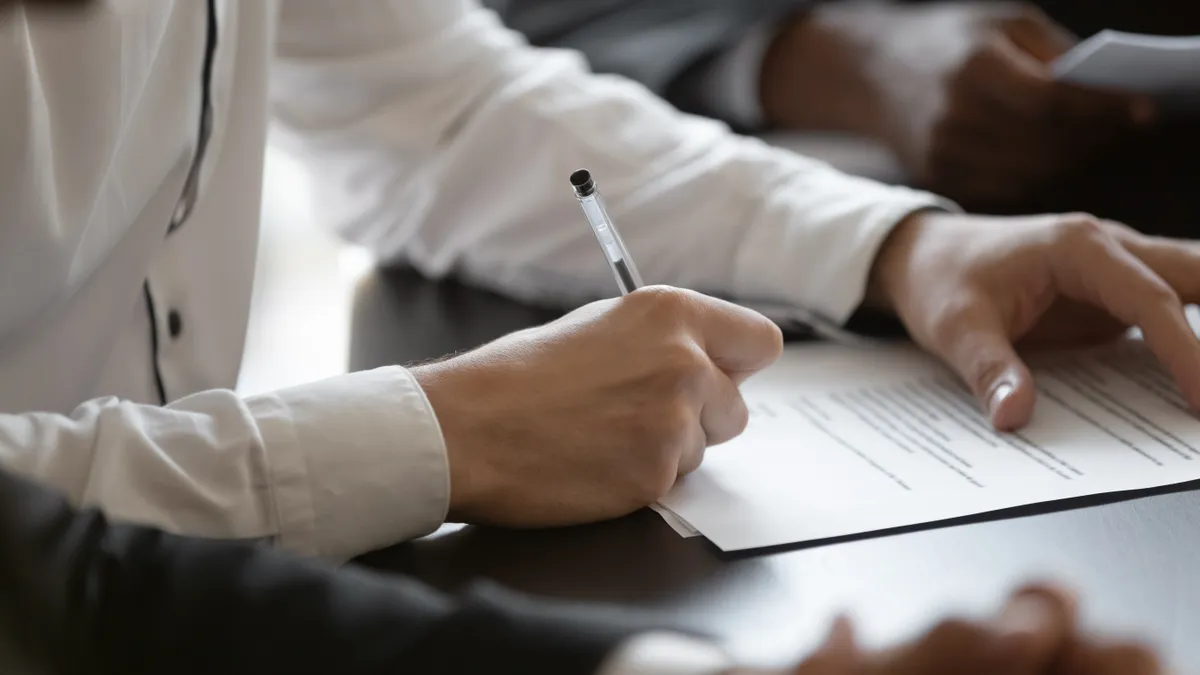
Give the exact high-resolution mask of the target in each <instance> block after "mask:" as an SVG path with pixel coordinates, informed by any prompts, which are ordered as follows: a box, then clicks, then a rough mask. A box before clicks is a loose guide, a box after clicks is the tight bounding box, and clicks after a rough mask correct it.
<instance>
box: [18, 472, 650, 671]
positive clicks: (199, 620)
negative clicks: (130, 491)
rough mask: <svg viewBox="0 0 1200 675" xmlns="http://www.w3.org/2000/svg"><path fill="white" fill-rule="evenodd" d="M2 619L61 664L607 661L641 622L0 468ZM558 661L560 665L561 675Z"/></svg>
mask: <svg viewBox="0 0 1200 675" xmlns="http://www.w3.org/2000/svg"><path fill="white" fill-rule="evenodd" d="M0 627H2V628H3V629H4V635H5V636H6V637H11V638H13V640H12V642H15V643H16V646H17V647H19V648H20V650H21V651H22V652H23V655H24V656H25V657H26V660H27V661H31V662H33V663H35V664H38V665H41V666H44V667H45V670H47V671H48V672H64V673H76V672H87V673H121V675H139V674H141V673H145V674H147V675H151V674H153V675H160V674H161V673H177V674H179V675H188V674H191V673H196V674H200V673H221V674H222V675H237V674H240V673H247V674H254V675H270V674H271V673H300V672H325V673H344V674H346V675H356V674H359V673H400V672H421V673H428V674H436V673H464V672H484V671H485V670H486V671H487V672H491V673H523V672H530V670H531V667H532V666H533V665H534V664H536V665H538V666H539V667H541V666H543V665H544V666H547V667H549V671H552V672H559V673H566V674H574V673H578V674H580V675H585V674H590V673H593V672H595V671H596V669H597V668H598V667H599V666H600V664H601V663H602V661H603V660H604V659H605V657H606V655H607V654H608V653H609V652H610V651H611V650H612V649H613V648H614V647H615V646H616V645H617V644H618V643H619V642H620V641H621V640H623V639H624V638H625V637H626V635H628V634H630V633H631V631H632V629H631V628H629V627H627V626H618V625H616V623H615V622H614V623H606V622H603V621H599V620H593V619H592V618H591V617H583V616H577V615H574V614H572V613H569V612H564V611H563V610H561V609H558V610H547V609H545V608H538V607H534V606H532V605H530V604H529V603H527V602H524V601H522V600H519V599H517V598H515V597H512V596H507V595H504V594H500V593H498V592H490V591H485V592H482V593H472V594H471V595H470V596H468V597H466V598H465V599H463V600H462V601H461V602H458V601H455V600H453V599H450V598H447V597H444V596H441V595H439V594H437V593H435V592H434V591H432V590H430V589H428V588H425V587H422V586H420V585H419V584H416V583H414V582H411V581H408V580H405V579H401V578H385V577H381V576H378V575H373V574H369V573H366V572H363V571H358V570H353V569H344V570H340V571H335V570H334V569H332V568H329V567H325V566H322V565H319V564H317V563H313V562H309V561H304V560H301V559H299V558H293V557H290V556H288V555H286V554H283V553H280V552H277V551H274V550H271V549H267V548H263V547H254V546H249V545H245V544H238V543H233V542H221V541H213V540H203V539H189V538H183V537H176V536H173V535H168V534H163V533H161V532H159V531H157V530H153V529H149V528H142V527H134V526H127V525H115V524H111V523H109V522H108V521H107V519H106V518H105V517H104V516H103V515H102V514H100V513H99V512H95V511H84V512H78V511H75V510H74V509H73V508H71V507H70V506H69V505H68V504H67V502H66V501H65V500H63V499H62V498H61V497H59V496H57V495H56V494H55V493H53V492H51V491H49V490H47V489H45V488H43V487H40V486H37V485H34V484H32V483H28V482H26V481H23V480H19V479H16V478H14V477H12V476H10V475H8V474H4V473H2V472H0ZM549 671H548V672H549Z"/></svg>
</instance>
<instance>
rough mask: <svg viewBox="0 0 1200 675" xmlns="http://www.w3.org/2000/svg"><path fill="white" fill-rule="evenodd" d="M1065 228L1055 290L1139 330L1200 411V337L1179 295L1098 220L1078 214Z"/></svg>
mask: <svg viewBox="0 0 1200 675" xmlns="http://www.w3.org/2000/svg"><path fill="white" fill-rule="evenodd" d="M1064 226H1065V227H1066V228H1067V232H1068V233H1067V236H1065V237H1063V238H1062V239H1061V240H1060V244H1061V245H1060V246H1059V248H1058V251H1057V254H1058V259H1059V260H1060V261H1062V264H1056V265H1053V266H1052V268H1051V269H1052V272H1053V276H1054V279H1055V283H1056V285H1057V286H1058V288H1059V290H1060V291H1061V292H1062V293H1063V294H1064V295H1066V296H1067V297H1069V298H1071V299H1074V300H1078V301H1081V302H1087V303H1090V304H1092V305H1094V306H1096V307H1099V308H1101V309H1104V310H1105V311H1107V312H1108V313H1109V314H1111V315H1112V316H1114V317H1116V318H1117V319H1118V320H1120V321H1122V322H1124V323H1126V324H1128V325H1131V326H1138V327H1139V328H1141V329H1142V334H1143V336H1144V338H1145V341H1146V345H1147V346H1149V347H1150V350H1151V351H1152V352H1153V353H1154V355H1155V356H1156V357H1157V358H1158V360H1159V362H1160V363H1161V364H1162V365H1163V367H1164V368H1166V370H1167V371H1168V372H1169V373H1170V374H1171V376H1172V377H1173V378H1174V380H1175V382H1176V384H1178V385H1179V388H1180V390H1181V391H1182V392H1183V395H1184V397H1185V398H1186V399H1187V401H1188V404H1189V405H1190V406H1191V407H1192V409H1193V410H1200V341H1197V339H1196V335H1195V334H1194V333H1193V332H1192V329H1191V327H1190V326H1189V325H1188V322H1187V317H1186V316H1185V314H1184V308H1183V302H1182V301H1181V300H1180V298H1179V295H1178V294H1176V293H1175V291H1174V290H1173V289H1172V288H1171V287H1170V286H1169V285H1168V284H1167V282H1166V281H1164V280H1163V279H1162V278H1161V277H1159V276H1158V275H1157V274H1155V272H1154V271H1153V270H1152V269H1150V267H1148V266H1147V265H1146V264H1145V263H1144V262H1142V261H1141V260H1140V259H1138V258H1137V256H1135V255H1133V254H1132V253H1130V252H1129V251H1128V250H1126V249H1125V248H1124V247H1123V246H1121V245H1120V243H1119V242H1118V241H1117V240H1116V238H1115V237H1113V236H1112V235H1111V234H1109V233H1108V232H1107V231H1106V230H1105V229H1104V227H1103V226H1102V225H1100V224H1099V223H1096V222H1095V221H1093V220H1090V219H1088V218H1086V217H1082V218H1080V217H1077V218H1076V219H1074V220H1068V221H1066V222H1064Z"/></svg>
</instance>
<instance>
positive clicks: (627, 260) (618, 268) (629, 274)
mask: <svg viewBox="0 0 1200 675" xmlns="http://www.w3.org/2000/svg"><path fill="white" fill-rule="evenodd" d="M571 186H572V187H574V188H575V198H576V199H578V200H579V206H580V207H581V208H582V209H583V215H585V216H587V221H588V225H591V226H592V232H595V233H596V240H597V241H599V242H600V248H602V249H604V258H605V259H606V260H608V265H609V267H611V268H612V271H613V276H614V277H616V279H617V285H618V286H620V288H621V295H629V294H630V293H632V292H634V291H636V290H637V289H639V288H641V287H642V275H641V274H639V273H638V270H637V265H634V264H633V258H631V257H630V256H629V249H627V248H625V242H623V241H621V233H619V232H617V226H616V225H614V224H613V222H612V219H611V218H609V217H608V211H606V210H605V209H604V200H603V199H601V198H600V192H599V191H598V190H597V189H596V181H595V180H593V179H592V174H591V173H590V172H588V170H587V169H580V170H578V171H576V172H575V173H573V174H571Z"/></svg>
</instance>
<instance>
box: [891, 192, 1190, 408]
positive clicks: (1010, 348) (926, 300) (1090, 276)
mask: <svg viewBox="0 0 1200 675" xmlns="http://www.w3.org/2000/svg"><path fill="white" fill-rule="evenodd" d="M1198 299H1200V245H1197V244H1195V243H1192V242H1184V241H1176V240H1170V239H1161V238H1156V237H1149V236H1146V235H1142V234H1139V233H1137V232H1134V231H1133V230H1131V229H1129V228H1127V227H1125V226H1123V225H1119V224H1116V223H1111V222H1103V221H1099V220H1097V219H1095V218H1093V217H1091V216H1088V215H1059V216H1032V217H1025V218H986V217H978V216H964V215H955V214H944V213H933V212H927V213H919V214H916V215H914V216H911V217H909V219H908V220H907V221H905V222H904V223H902V224H901V225H900V226H899V227H898V228H897V229H896V231H895V232H893V233H892V236H891V237H890V238H889V239H888V241H887V242H886V243H885V244H884V247H883V249H882V250H881V251H880V254H879V256H878V257H877V258H876V262H875V266H874V269H873V271H872V279H871V291H870V297H869V298H868V301H869V302H870V303H872V304H874V305H876V306H880V307H884V308H887V309H889V310H891V311H893V312H895V313H896V315H897V316H899V318H900V319H901V321H903V322H904V325H905V327H907V328H908V331H909V334H910V335H911V336H912V338H913V339H914V340H916V342H917V343H918V344H920V345H922V346H923V347H925V348H926V349H928V350H929V351H930V352H932V353H933V354H935V355H937V356H939V357H941V358H942V359H943V360H944V361H946V363H948V364H949V365H950V366H951V367H952V368H953V369H954V370H955V371H957V372H958V374H959V375H960V376H962V378H963V379H964V380H965V381H966V383H967V385H968V386H970V388H971V389H972V391H973V392H974V393H975V395H976V396H977V397H978V398H979V401H980V402H981V403H982V405H983V406H984V408H985V409H986V410H987V411H988V412H989V414H990V415H991V418H992V423H993V424H994V425H995V426H996V428H998V429H1000V430H1013V429H1017V428H1019V427H1022V426H1024V425H1025V424H1027V423H1028V422H1029V421H1030V418H1031V417H1032V415H1033V408H1034V399H1035V396H1036V387H1035V385H1034V381H1033V376H1032V374H1031V373H1030V371H1029V369H1028V367H1026V365H1025V363H1024V362H1023V361H1022V360H1021V358H1020V357H1019V356H1018V355H1017V351H1016V349H1015V348H1014V345H1022V346H1023V345H1033V346H1074V345H1078V346H1084V345H1093V344H1098V343H1102V342H1106V341H1110V340H1113V339H1116V338H1118V337H1120V336H1121V335H1122V334H1123V333H1124V332H1125V330H1126V329H1127V328H1128V327H1130V326H1138V327H1140V328H1141V329H1142V332H1143V334H1144V336H1145V340H1146V343H1147V345H1148V346H1149V348H1150V349H1151V350H1152V351H1153V352H1154V354H1155V356H1157V357H1158V360H1159V361H1160V362H1161V363H1162V365H1163V367H1164V368H1166V370H1167V371H1168V372H1169V373H1170V374H1171V375H1172V376H1173V377H1174V379H1175V381H1176V382H1177V383H1178V385H1179V387H1180V389H1181V391H1182V393H1183V395H1184V397H1185V398H1186V400H1187V401H1188V402H1189V404H1190V405H1191V407H1192V408H1193V409H1196V410H1200V341H1197V339H1196V336H1195V335H1194V334H1193V332H1192V330H1191V328H1190V327H1189V326H1188V322H1187V319H1186V317H1185V316H1184V303H1185V302H1194V301H1196V300H1198Z"/></svg>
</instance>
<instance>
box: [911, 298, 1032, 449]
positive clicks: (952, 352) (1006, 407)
mask: <svg viewBox="0 0 1200 675" xmlns="http://www.w3.org/2000/svg"><path fill="white" fill-rule="evenodd" d="M940 332H941V334H942V335H943V336H944V337H943V339H942V340H941V344H939V345H937V346H936V348H935V349H934V352H935V354H936V355H937V356H940V357H941V358H942V359H943V360H944V361H945V362H946V363H947V364H948V365H949V366H950V367H951V368H952V369H954V371H955V372H956V373H957V374H958V375H959V377H961V378H962V379H963V381H964V382H965V383H966V384H967V386H968V387H970V389H971V393H973V394H974V395H975V398H976V400H978V401H979V403H980V405H981V406H982V407H983V410H984V412H986V413H987V414H988V416H989V417H990V418H991V421H992V426H993V427H995V428H996V430H998V431H1014V430H1016V429H1019V428H1021V427H1023V426H1025V425H1026V424H1028V423H1029V421H1030V419H1032V418H1033V405H1034V401H1035V399H1036V398H1037V388H1036V386H1035V385H1034V381H1033V374H1032V373H1030V372H1029V367H1028V366H1026V365H1025V363H1024V361H1022V360H1021V357H1020V356H1018V355H1017V352H1016V350H1015V349H1014V348H1013V346H1012V341H1011V340H1010V339H1009V337H1008V334H1007V331H1005V330H1004V327H1003V326H1002V325H1001V324H1000V321H999V319H998V318H997V317H996V316H995V315H994V314H992V313H990V312H988V311H986V310H982V309H976V310H974V311H969V312H964V313H962V314H960V315H959V316H958V318H956V319H955V321H954V323H953V324H952V325H951V326H949V327H948V328H947V329H945V330H943V331H940Z"/></svg>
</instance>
